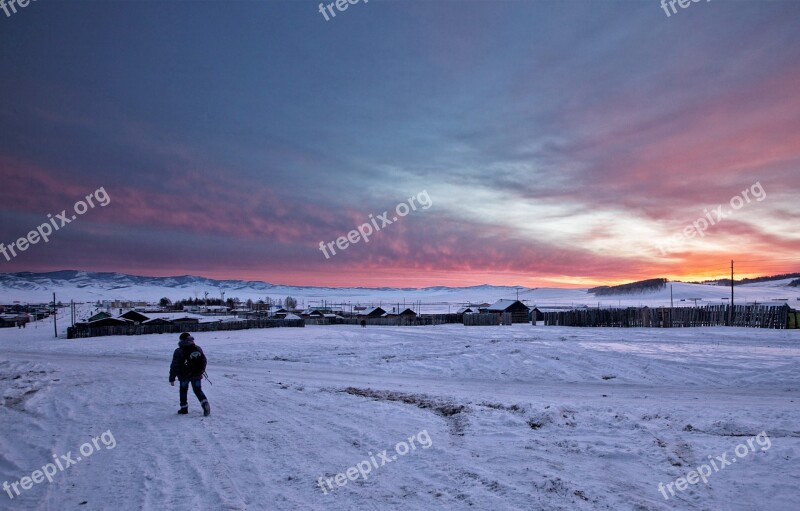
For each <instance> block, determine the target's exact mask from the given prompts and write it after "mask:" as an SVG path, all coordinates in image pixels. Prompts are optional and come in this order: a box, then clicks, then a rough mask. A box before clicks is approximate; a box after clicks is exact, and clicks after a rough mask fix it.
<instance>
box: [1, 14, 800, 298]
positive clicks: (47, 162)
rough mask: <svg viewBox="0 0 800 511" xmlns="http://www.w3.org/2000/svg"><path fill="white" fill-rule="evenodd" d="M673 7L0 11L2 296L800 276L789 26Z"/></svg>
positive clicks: (797, 55) (797, 80) (798, 111)
mask: <svg viewBox="0 0 800 511" xmlns="http://www.w3.org/2000/svg"><path fill="white" fill-rule="evenodd" d="M6 1H8V0H6ZM675 7H676V9H675V12H672V11H671V10H670V8H669V6H668V5H667V7H666V8H665V9H666V10H665V9H662V7H661V5H660V3H659V0H641V1H612V0H591V1H571V0H558V1H468V0H467V1H464V0H458V1H456V0H404V1H401V0H395V1H383V0H369V2H366V3H365V2H364V1H363V0H361V1H358V2H357V3H355V4H348V6H347V9H346V10H344V11H339V10H337V8H336V6H335V4H334V5H332V6H331V10H332V11H333V12H335V13H336V16H335V17H332V16H331V14H330V11H328V10H326V8H325V6H322V7H320V4H319V2H306V1H301V0H298V1H270V0H264V1H213V2H212V1H204V2H197V1H189V0H186V1H126V0H116V1H113V2H109V1H102V2H100V1H93V0H83V1H58V2H56V1H48V0H38V1H35V2H31V3H30V4H28V5H27V6H26V7H24V8H22V7H19V6H17V12H15V13H14V12H11V13H10V15H9V16H7V15H6V14H5V13H4V12H3V11H2V10H0V98H2V99H0V242H2V243H3V244H4V245H3V246H4V247H5V250H6V251H5V252H4V253H3V255H0V272H18V271H51V270H61V269H78V270H87V271H117V272H123V273H132V274H137V275H152V276H170V275H184V274H192V275H202V276H206V277H211V278H224V279H245V280H263V281H267V282H272V283H276V284H293V285H318V286H332V287H349V286H366V287H383V286H398V287H425V286H437V285H444V286H469V285H476V284H484V283H487V284H498V285H522V286H527V287H548V286H564V287H570V286H584V287H585V286H591V285H600V284H614V283H621V282H627V281H633V280H639V279H645V278H655V277H667V278H671V279H681V280H702V279H706V278H717V277H724V276H725V275H726V274H727V275H729V272H730V261H731V260H735V261H736V263H735V266H736V272H737V275H741V276H747V275H749V276H754V275H765V274H777V273H785V272H793V271H800V269H799V268H800V265H798V264H797V263H798V257H797V253H798V249H800V229H798V227H800V207H799V206H798V204H800V201H799V200H798V198H800V179H799V178H800V37H798V34H800V2H797V1H793V0H790V1H781V0H772V1H762V0H758V1H756V0H752V1H748V0H743V1H721V0H720V1H716V0H715V1H710V2H705V1H701V2H697V3H689V4H688V6H687V7H686V8H681V7H680V5H678V4H676V5H675ZM320 9H322V10H325V11H326V16H327V18H328V19H327V20H326V16H324V15H323V14H322V13H321V12H320ZM667 11H668V12H669V16H668V15H667ZM87 195H89V196H92V198H93V200H92V203H93V205H94V207H90V206H89V205H88V203H89V201H88V200H87V199H86V196H87ZM412 198H413V199H414V200H413V201H412V200H410V199H412ZM101 199H102V200H101ZM106 199H107V200H106ZM79 201H82V202H83V205H81V204H77V207H78V212H79V213H82V214H76V209H75V206H76V203H78V202H79ZM402 203H405V204H406V205H409V204H412V206H413V207H412V206H408V207H406V206H399V207H398V205H400V204H402ZM103 204H105V205H103ZM719 206H722V209H719ZM62 211H66V214H65V215H62V217H63V218H64V220H67V221H68V222H64V220H57V219H56V217H57V216H58V215H59V214H62ZM398 213H400V214H398ZM720 214H721V215H722V216H720ZM48 215H51V216H50V217H48ZM73 215H74V216H75V219H72V218H71V217H72V216H73ZM379 217H382V218H383V220H379ZM395 218H397V220H394V219H395ZM51 219H52V222H51ZM373 220H375V221H374V222H373ZM387 221H388V222H390V223H386V222H387ZM43 224H44V225H48V224H49V225H51V226H53V227H51V228H50V230H52V231H53V232H52V234H49V235H47V234H48V233H47V230H48V228H47V227H43ZM365 224H366V226H368V227H369V230H371V231H372V232H371V233H368V232H367V230H368V228H367V227H365ZM704 224H705V225H704ZM56 227H58V229H56ZM359 227H360V228H361V230H362V232H363V233H364V234H366V239H367V241H365V239H364V236H362V234H361V233H359V232H358V228H359ZM37 228H39V230H38V231H37ZM354 230H355V231H356V232H355V233H353V232H351V231H354ZM31 231H34V232H35V235H33V237H31V236H29V233H30V232H31ZM45 235H47V239H48V241H46V242H45V241H44V237H45ZM348 236H350V238H351V239H350V240H348V239H347V237H348ZM20 238H27V243H26V241H24V240H23V242H22V243H21V244H20V243H19V240H20ZM34 241H35V243H34ZM337 243H338V246H337ZM12 244H14V245H12ZM9 245H11V248H12V249H14V252H13V254H12V252H11V251H10V249H9ZM342 247H344V248H342ZM22 248H24V250H22ZM334 252H335V253H334Z"/></svg>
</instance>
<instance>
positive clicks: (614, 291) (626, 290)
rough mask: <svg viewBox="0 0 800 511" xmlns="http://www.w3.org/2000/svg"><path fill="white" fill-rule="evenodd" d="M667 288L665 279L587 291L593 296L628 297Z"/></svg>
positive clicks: (594, 288) (601, 287)
mask: <svg viewBox="0 0 800 511" xmlns="http://www.w3.org/2000/svg"><path fill="white" fill-rule="evenodd" d="M665 287H667V279H647V280H640V281H638V282H631V283H628V284H620V285H618V286H599V287H593V288H591V289H589V290H588V292H589V293H594V295H595V296H611V295H629V294H633V293H649V292H652V291H658V290H661V289H664V288H665Z"/></svg>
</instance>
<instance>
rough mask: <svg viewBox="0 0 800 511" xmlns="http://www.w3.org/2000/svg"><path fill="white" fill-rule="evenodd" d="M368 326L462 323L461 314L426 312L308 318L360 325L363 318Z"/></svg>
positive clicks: (323, 322) (313, 322)
mask: <svg viewBox="0 0 800 511" xmlns="http://www.w3.org/2000/svg"><path fill="white" fill-rule="evenodd" d="M362 319H363V320H364V321H366V323H367V326H431V325H446V324H450V323H461V314H426V315H424V316H415V317H408V316H400V317H396V318H357V317H356V318H337V319H336V320H324V319H317V320H314V319H307V320H306V324H308V325H333V324H335V325H358V324H360V323H361V320H362Z"/></svg>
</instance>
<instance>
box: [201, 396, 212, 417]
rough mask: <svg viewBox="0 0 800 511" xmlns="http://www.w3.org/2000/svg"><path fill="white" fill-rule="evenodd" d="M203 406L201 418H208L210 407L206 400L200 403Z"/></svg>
mask: <svg viewBox="0 0 800 511" xmlns="http://www.w3.org/2000/svg"><path fill="white" fill-rule="evenodd" d="M200 404H201V405H202V406H203V416H205V417H208V416H209V415H211V405H210V404H208V399H206V400H205V401H203V402H202V403H200Z"/></svg>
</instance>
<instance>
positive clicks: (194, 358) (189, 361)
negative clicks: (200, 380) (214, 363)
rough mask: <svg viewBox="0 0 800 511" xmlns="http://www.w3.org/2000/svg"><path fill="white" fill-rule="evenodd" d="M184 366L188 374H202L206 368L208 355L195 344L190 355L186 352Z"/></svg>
mask: <svg viewBox="0 0 800 511" xmlns="http://www.w3.org/2000/svg"><path fill="white" fill-rule="evenodd" d="M183 366H184V368H185V369H186V374H187V375H188V376H201V375H202V374H203V372H204V371H205V370H206V356H205V355H204V354H203V351H202V350H201V349H200V348H198V347H197V346H195V347H194V349H193V350H192V352H191V353H189V354H188V355H187V354H186V353H185V352H184V359H183Z"/></svg>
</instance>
